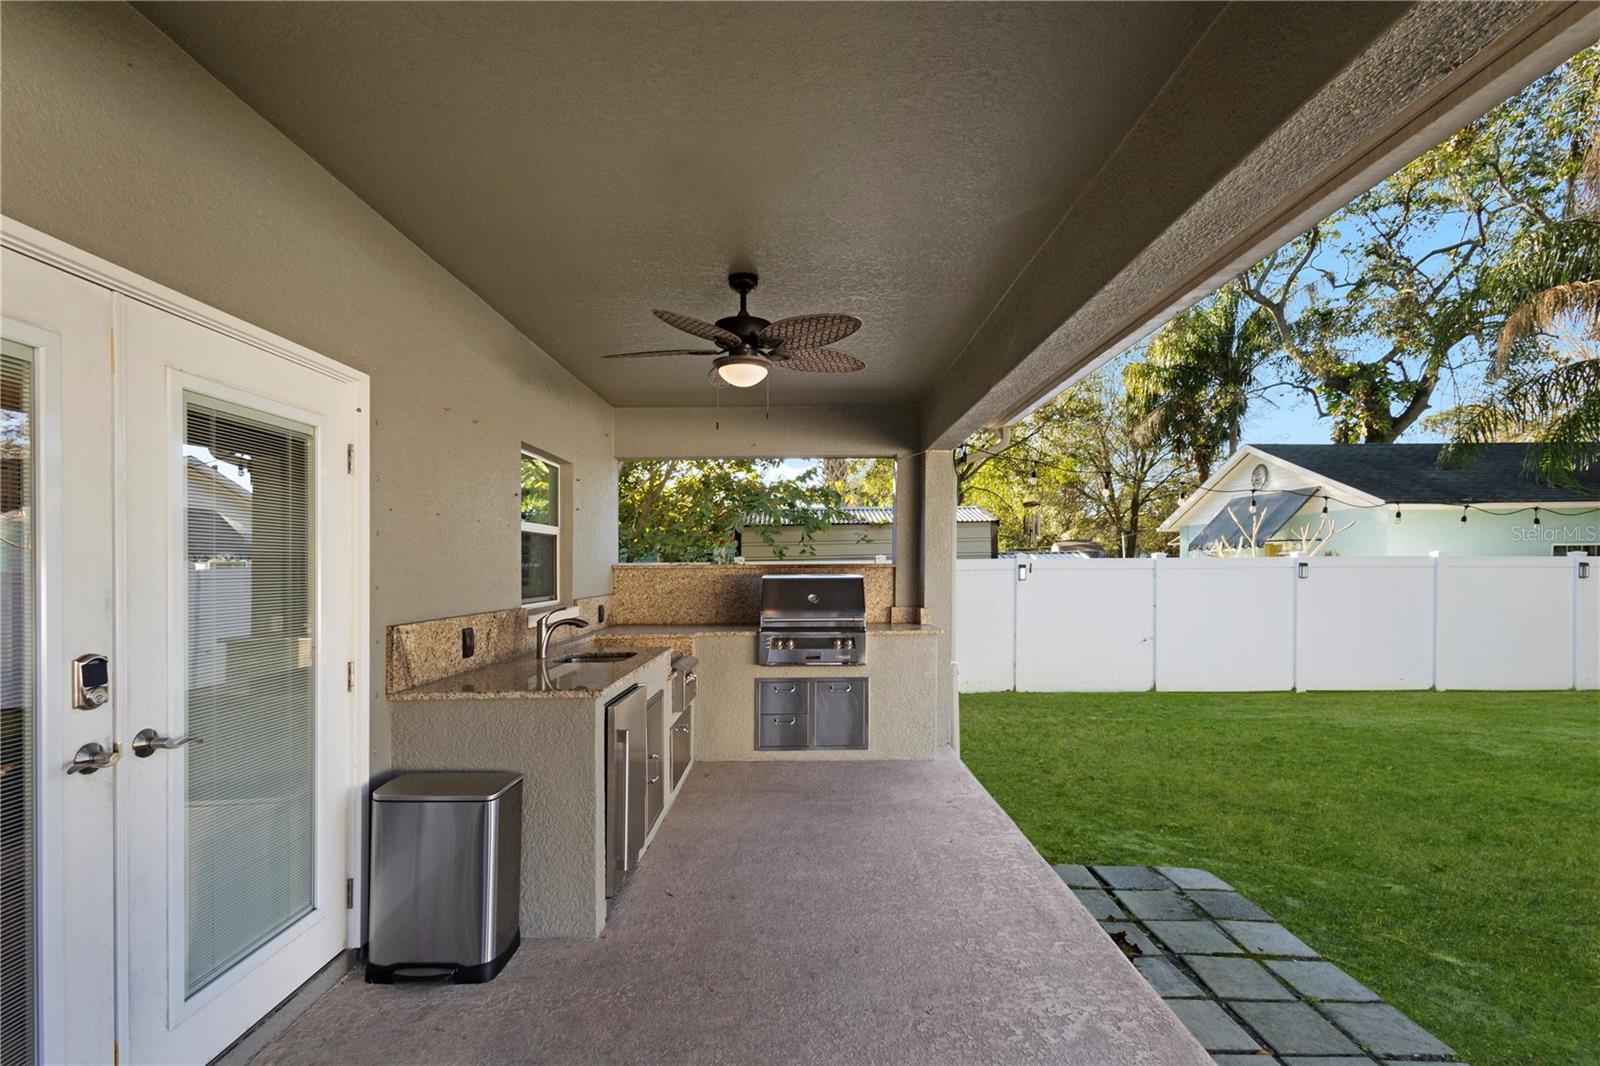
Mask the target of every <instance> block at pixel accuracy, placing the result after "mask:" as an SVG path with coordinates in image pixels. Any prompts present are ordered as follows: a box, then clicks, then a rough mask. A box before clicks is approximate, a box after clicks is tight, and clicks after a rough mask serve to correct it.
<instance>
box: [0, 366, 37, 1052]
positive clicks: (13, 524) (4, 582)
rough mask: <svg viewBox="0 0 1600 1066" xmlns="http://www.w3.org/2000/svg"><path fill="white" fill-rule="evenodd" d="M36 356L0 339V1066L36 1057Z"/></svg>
mask: <svg viewBox="0 0 1600 1066" xmlns="http://www.w3.org/2000/svg"><path fill="white" fill-rule="evenodd" d="M32 445H33V349H32V348H29V347H26V346H25V345H21V344H17V343H15V342H13V341H9V340H7V341H0V1034H4V1035H3V1036H0V1064H4V1066H22V1064H23V1063H29V1064H31V1063H32V1062H33V1061H34V1057H35V1050H34V1047H35V1044H36V1042H37V1034H36V1031H35V1022H34V1015H35V1005H34V1004H35V1000H34V992H35V977H34V973H35V969H34V937H35V929H34V924H33V922H34V919H33V916H34V905H33V899H34V821H33V819H34V796H33V772H34V758H33V743H34V741H33V738H34V716H33V706H34V689H33V668H34V667H33V663H34V639H35V633H34V626H35V619H34V602H33V599H34V587H35V585H34V565H35V554H34V544H33V536H34V532H33V515H34V509H33V447H32Z"/></svg>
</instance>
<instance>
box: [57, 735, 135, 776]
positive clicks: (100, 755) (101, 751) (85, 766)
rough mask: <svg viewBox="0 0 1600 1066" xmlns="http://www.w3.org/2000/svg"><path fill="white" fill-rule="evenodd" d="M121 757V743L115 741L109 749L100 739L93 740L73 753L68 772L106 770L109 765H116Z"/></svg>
mask: <svg viewBox="0 0 1600 1066" xmlns="http://www.w3.org/2000/svg"><path fill="white" fill-rule="evenodd" d="M121 758H122V745H121V744H118V743H116V742H115V741H113V742H112V744H111V750H110V751H107V750H106V747H105V745H103V744H101V743H100V742H99V741H98V740H91V741H89V743H87V744H85V745H84V746H83V747H81V748H79V749H78V750H77V752H75V753H74V754H73V756H72V761H71V762H70V763H68V764H67V773H69V774H92V773H94V772H95V771H96V770H104V769H105V768H106V767H108V766H115V765H116V764H117V760H118V759H121Z"/></svg>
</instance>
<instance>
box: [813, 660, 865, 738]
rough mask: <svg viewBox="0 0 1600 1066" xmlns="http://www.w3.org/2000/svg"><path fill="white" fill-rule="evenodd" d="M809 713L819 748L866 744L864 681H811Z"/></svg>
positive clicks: (860, 679)
mask: <svg viewBox="0 0 1600 1066" xmlns="http://www.w3.org/2000/svg"><path fill="white" fill-rule="evenodd" d="M811 717H812V720H813V721H814V722H815V723H816V738H815V741H816V746H817V747H819V748H865V747H866V746H867V682H866V679H865V678H859V677H853V678H839V679H836V680H828V681H813V682H811Z"/></svg>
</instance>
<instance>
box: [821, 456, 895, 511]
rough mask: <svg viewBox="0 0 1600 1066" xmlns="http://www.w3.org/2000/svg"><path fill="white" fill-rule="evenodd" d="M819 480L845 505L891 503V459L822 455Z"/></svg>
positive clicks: (885, 504)
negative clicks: (823, 456)
mask: <svg viewBox="0 0 1600 1066" xmlns="http://www.w3.org/2000/svg"><path fill="white" fill-rule="evenodd" d="M822 481H823V483H824V484H826V485H828V486H829V487H830V488H832V489H834V490H836V491H837V492H838V493H839V496H840V498H841V500H842V501H843V503H844V506H846V507H893V506H894V460H893V459H888V458H879V459H824V460H822Z"/></svg>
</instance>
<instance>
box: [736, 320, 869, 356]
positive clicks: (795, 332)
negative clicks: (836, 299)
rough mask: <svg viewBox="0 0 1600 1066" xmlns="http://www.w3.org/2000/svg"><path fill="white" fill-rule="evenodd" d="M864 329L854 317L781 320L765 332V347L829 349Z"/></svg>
mask: <svg viewBox="0 0 1600 1066" xmlns="http://www.w3.org/2000/svg"><path fill="white" fill-rule="evenodd" d="M860 328H861V320H860V319H859V318H857V317H856V316H854V315H800V316H798V317H795V318H780V319H778V321H776V322H774V323H772V324H771V325H770V326H768V327H767V328H766V329H764V330H762V331H761V338H760V339H761V343H762V344H766V345H773V346H776V345H782V346H783V347H785V348H787V349H789V350H790V351H801V350H804V351H810V350H812V349H818V348H826V347H827V346H828V345H830V344H836V343H838V342H839V341H842V340H844V339H845V338H846V337H848V336H850V334H852V333H854V332H855V331H856V330H858V329H860Z"/></svg>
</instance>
